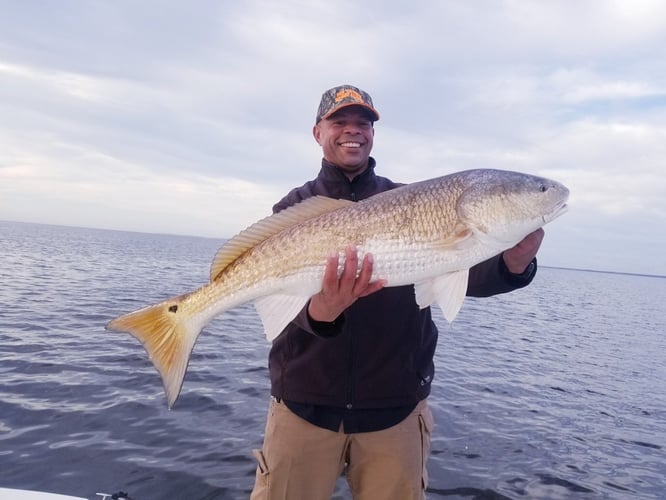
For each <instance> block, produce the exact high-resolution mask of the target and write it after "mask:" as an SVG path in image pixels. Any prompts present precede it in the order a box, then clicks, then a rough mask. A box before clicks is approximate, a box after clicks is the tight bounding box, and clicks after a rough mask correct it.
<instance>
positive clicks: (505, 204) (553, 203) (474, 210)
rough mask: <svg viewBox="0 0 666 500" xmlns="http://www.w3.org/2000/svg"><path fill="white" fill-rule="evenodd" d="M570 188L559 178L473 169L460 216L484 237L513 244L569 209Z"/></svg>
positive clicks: (459, 205) (460, 204)
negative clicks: (561, 182)
mask: <svg viewBox="0 0 666 500" xmlns="http://www.w3.org/2000/svg"><path fill="white" fill-rule="evenodd" d="M568 199H569V190H568V189H567V188H566V187H565V186H564V185H563V184H560V183H559V182H557V181H554V180H551V179H546V178H544V177H538V176H534V175H529V174H523V173H519V172H510V171H504V170H478V171H470V175H469V178H468V179H467V182H466V188H465V189H464V191H463V193H462V194H461V196H460V198H459V200H458V206H457V211H458V216H459V217H460V220H462V221H464V223H465V225H467V227H469V228H471V229H472V231H473V232H474V233H475V234H477V235H478V236H482V237H483V238H484V239H492V240H496V241H497V242H498V243H501V246H503V247H505V248H508V247H507V246H506V245H509V246H513V245H515V244H516V243H518V242H519V241H520V240H522V239H523V238H524V237H525V236H526V235H528V234H529V233H531V232H533V231H535V230H537V229H538V228H540V227H542V226H543V225H545V224H547V223H548V222H550V221H552V220H554V219H556V218H557V217H559V216H560V215H562V214H563V213H564V212H566V211H567V200H568Z"/></svg>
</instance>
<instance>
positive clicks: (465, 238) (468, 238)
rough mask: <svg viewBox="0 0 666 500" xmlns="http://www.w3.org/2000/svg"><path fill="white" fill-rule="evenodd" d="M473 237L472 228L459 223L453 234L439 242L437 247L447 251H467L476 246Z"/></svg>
mask: <svg viewBox="0 0 666 500" xmlns="http://www.w3.org/2000/svg"><path fill="white" fill-rule="evenodd" d="M473 235H474V231H472V229H471V228H469V227H468V226H466V225H465V224H462V223H458V224H457V225H456V227H455V229H454V230H453V232H452V233H451V234H449V235H448V236H446V237H445V238H442V239H441V240H440V241H438V242H437V246H438V247H440V248H443V249H446V250H465V249H467V248H468V247H470V246H472V245H474V240H473V239H472V236H473Z"/></svg>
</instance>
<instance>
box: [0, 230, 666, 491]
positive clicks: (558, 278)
mask: <svg viewBox="0 0 666 500" xmlns="http://www.w3.org/2000/svg"><path fill="white" fill-rule="evenodd" d="M220 243H221V241H218V240H212V239H205V238H191V237H178V236H163V235H151V234H140V233H125V232H115V231H101V230H91V229H75V228H67V227H55V226H44V225H33V224H17V223H8V222H0V487H11V488H25V489H38V490H46V491H52V492H58V493H63V494H70V495H77V496H82V497H86V498H89V499H93V498H96V497H95V493H96V492H106V493H117V492H119V491H124V492H127V493H129V495H130V496H131V497H132V498H134V499H135V500H152V499H159V500H162V499H167V500H168V499H183V500H196V499H227V498H229V499H243V498H248V497H249V491H250V489H251V487H252V484H253V480H254V469H255V465H254V463H253V460H252V455H251V450H252V449H253V448H258V447H260V446H261V441H262V433H263V427H264V419H265V413H266V410H267V407H268V387H269V386H268V372H267V368H266V365H267V361H266V360H267V353H268V345H267V342H266V341H265V339H264V337H263V333H262V331H261V327H260V324H259V319H258V317H257V316H256V315H255V312H254V309H253V308H252V307H251V306H243V307H241V308H237V309H235V310H233V311H230V312H229V313H227V314H225V315H223V316H221V317H219V318H217V319H215V320H214V321H213V322H212V323H211V324H210V325H209V326H208V327H207V328H206V329H205V330H204V333H203V334H202V335H201V337H200V338H199V341H198V343H197V345H196V347H195V349H194V353H193V356H192V359H191V362H190V368H189V371H188V373H187V376H186V378H185V384H184V386H183V392H182V393H181V396H180V399H179V400H178V402H177V403H176V406H175V408H174V409H173V410H172V411H167V409H166V401H165V397H164V395H163V393H162V387H161V383H160V379H159V376H158V375H157V372H156V371H155V370H154V369H153V367H152V365H151V364H150V362H149V360H148V357H147V355H146V354H145V352H144V350H143V348H142V347H141V345H140V344H139V343H138V342H137V341H136V340H135V339H134V338H133V337H131V336H129V335H127V334H119V333H112V332H107V331H105V330H104V325H105V323H106V322H107V321H108V320H110V319H112V318H113V317H115V316H117V315H119V314H121V313H125V312H129V311H130V310H133V309H135V308H137V307H139V306H143V305H147V304H150V303H153V302H155V301H159V300H162V299H164V298H166V297H167V296H171V295H179V294H181V293H184V292H186V291H189V290H191V289H194V288H195V287H198V286H199V285H201V284H203V283H204V282H206V281H207V279H208V269H209V264H210V261H211V260H212V257H213V255H214V253H215V251H216V249H217V247H218V246H219V245H220ZM545 244H548V240H546V242H545ZM591 251H593V250H592V249H591ZM435 314H436V316H437V320H438V326H439V327H440V331H441V338H440V343H439V347H438V351H437V359H436V362H437V374H436V380H435V384H434V386H433V394H432V396H431V398H430V403H431V406H432V408H433V412H434V415H435V421H436V429H435V436H434V439H433V443H432V447H433V450H432V456H431V459H430V462H429V472H430V478H431V480H430V487H429V494H428V498H429V499H438V498H446V499H493V500H495V499H506V498H510V499H531V498H536V499H560V498H561V499H597V498H611V499H640V498H645V499H648V498H650V499H664V498H666V479H665V478H666V450H665V449H666V279H664V278H656V277H646V276H630V275H620V274H606V273H595V272H584V271H570V270H563V269H549V268H542V269H540V270H539V273H538V275H537V278H536V279H535V281H534V283H533V284H532V285H531V286H530V287H528V288H526V289H523V290H519V291H517V292H514V293H512V294H508V295H504V296H500V297H492V298H489V299H475V300H469V299H468V300H467V302H466V303H465V305H464V307H463V310H462V312H461V314H460V316H459V317H458V319H457V320H456V321H455V323H454V324H453V326H448V325H446V324H445V322H444V321H443V319H442V318H441V314H440V313H439V311H435ZM335 498H337V499H343V498H348V492H347V489H346V485H345V484H344V481H342V480H341V481H340V482H339V487H338V489H337V491H336V496H335Z"/></svg>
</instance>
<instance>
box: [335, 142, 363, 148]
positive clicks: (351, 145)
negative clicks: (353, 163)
mask: <svg viewBox="0 0 666 500" xmlns="http://www.w3.org/2000/svg"><path fill="white" fill-rule="evenodd" d="M339 144H340V146H342V147H344V148H360V147H361V143H360V142H341V143H339Z"/></svg>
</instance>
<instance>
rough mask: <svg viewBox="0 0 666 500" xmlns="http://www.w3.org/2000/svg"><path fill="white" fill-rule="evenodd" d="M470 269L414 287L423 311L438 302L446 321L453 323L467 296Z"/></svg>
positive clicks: (445, 275) (417, 300) (417, 301)
mask: <svg viewBox="0 0 666 500" xmlns="http://www.w3.org/2000/svg"><path fill="white" fill-rule="evenodd" d="M468 277H469V269H465V270H464V271H455V272H452V273H447V274H444V275H442V276H438V277H436V278H434V279H432V280H428V281H423V282H421V283H417V284H415V285H414V291H415V293H416V303H417V304H418V305H419V307H420V308H421V309H423V308H425V307H428V306H429V305H431V304H432V303H433V302H437V304H438V305H439V307H440V308H441V309H442V312H443V313H444V317H445V318H446V320H447V321H448V322H449V323H451V322H453V320H454V319H455V318H456V316H457V315H458V312H459V311H460V308H461V307H462V305H463V302H464V301H465V295H467V280H468Z"/></svg>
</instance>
